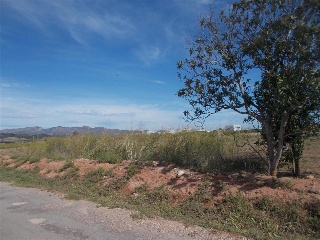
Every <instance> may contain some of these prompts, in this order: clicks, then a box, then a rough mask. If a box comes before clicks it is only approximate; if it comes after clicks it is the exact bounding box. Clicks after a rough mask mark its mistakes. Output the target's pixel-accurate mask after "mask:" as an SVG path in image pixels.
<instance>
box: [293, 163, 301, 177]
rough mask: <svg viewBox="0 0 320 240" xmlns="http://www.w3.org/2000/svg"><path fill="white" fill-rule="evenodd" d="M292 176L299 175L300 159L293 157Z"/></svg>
mask: <svg viewBox="0 0 320 240" xmlns="http://www.w3.org/2000/svg"><path fill="white" fill-rule="evenodd" d="M294 176H295V177H299V176H300V160H299V159H294Z"/></svg>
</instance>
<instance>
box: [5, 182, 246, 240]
mask: <svg viewBox="0 0 320 240" xmlns="http://www.w3.org/2000/svg"><path fill="white" fill-rule="evenodd" d="M132 213H133V212H131V211H128V210H124V209H119V208H115V209H109V208H106V207H97V206H96V204H95V203H93V202H89V201H82V200H81V201H73V200H66V199H63V196H61V195H57V194H53V193H50V192H47V191H43V190H39V189H33V188H20V187H14V186H10V184H8V183H3V182H0V239H1V240H20V239H21V240H28V239H32V240H50V239H55V240H60V239H61V240H62V239H63V240H65V239H68V240H73V239H79V240H85V239H94V240H100V239H101V240H102V239H103V240H107V239H110V240H111V239H112V240H127V239H128V240H129V239H130V240H134V239H157V240H162V239H163V240H166V239H168V240H169V239H172V240H179V239H181V240H187V239H212V240H218V239H220V240H222V239H229V240H240V239H241V240H245V239H247V238H244V237H239V236H235V235H231V234H228V233H215V234H213V233H210V232H209V231H207V230H205V229H203V228H200V227H194V226H189V227H185V226H184V225H183V224H181V223H179V222H175V221H168V220H164V219H161V218H154V219H139V220H134V219H132V217H131V215H132Z"/></svg>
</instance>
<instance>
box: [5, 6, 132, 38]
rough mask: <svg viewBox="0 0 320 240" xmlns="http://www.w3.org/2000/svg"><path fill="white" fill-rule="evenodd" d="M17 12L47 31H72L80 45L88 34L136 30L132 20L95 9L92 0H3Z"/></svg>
mask: <svg viewBox="0 0 320 240" xmlns="http://www.w3.org/2000/svg"><path fill="white" fill-rule="evenodd" d="M2 1H3V4H6V5H7V6H9V7H10V8H11V9H12V10H13V11H15V12H16V15H14V16H16V17H17V18H21V17H22V18H24V19H23V20H25V19H26V20H27V21H29V22H30V23H31V24H32V25H34V26H35V27H38V28H40V29H41V30H43V31H44V32H47V33H48V32H50V33H51V34H52V32H54V30H55V29H56V28H57V27H58V28H60V29H64V30H65V31H67V32H69V34H70V36H71V37H72V38H73V39H74V40H75V41H77V42H78V43H80V44H84V43H86V41H87V38H88V35H90V34H98V35H101V36H103V37H104V38H115V37H123V36H126V35H128V34H130V33H131V32H132V30H134V28H135V27H134V25H133V24H132V19H129V18H128V17H127V16H126V15H123V14H121V13H118V14H115V13H113V11H112V9H110V8H106V9H105V10H104V11H94V10H92V9H91V8H90V4H91V2H90V1H82V2H79V1H72V0H71V1H56V0H52V1H39V0H29V1H11V0H2Z"/></svg>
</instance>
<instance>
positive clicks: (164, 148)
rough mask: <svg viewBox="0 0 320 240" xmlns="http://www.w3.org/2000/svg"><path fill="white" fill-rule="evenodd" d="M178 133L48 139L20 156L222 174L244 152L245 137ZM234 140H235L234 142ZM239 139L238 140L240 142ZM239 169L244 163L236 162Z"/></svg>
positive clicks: (27, 147) (38, 142)
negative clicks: (166, 166)
mask: <svg viewBox="0 0 320 240" xmlns="http://www.w3.org/2000/svg"><path fill="white" fill-rule="evenodd" d="M234 134H237V133H232V134H231V133H223V132H210V133H207V132H181V133H176V134H171V133H163V134H157V133H154V134H146V133H131V134H120V135H107V134H105V135H99V136H98V135H92V134H88V135H75V136H68V137H52V138H47V139H44V140H40V141H35V142H33V143H28V144H27V145H25V147H24V148H23V155H26V156H30V157H31V156H32V157H33V158H36V159H40V158H42V157H45V158H48V159H50V160H71V159H75V158H88V159H94V160H97V161H99V162H108V163H118V162H120V161H122V160H138V161H164V162H170V163H175V164H177V165H179V166H183V167H189V168H194V169H197V170H200V171H221V170H226V169H227V168H228V167H229V166H231V165H232V163H234V162H235V161H236V160H241V159H242V156H244V154H247V153H248V151H247V150H246V149H244V148H240V147H237V142H236V141H240V140H239V137H240V138H243V139H244V138H245V137H247V136H246V134H245V133H242V134H240V135H239V134H238V136H237V138H235V136H234ZM235 139H237V140H235ZM243 139H242V140H243ZM239 163H240V167H241V166H242V165H243V166H242V167H245V166H246V165H245V163H242V162H241V161H238V163H237V164H239Z"/></svg>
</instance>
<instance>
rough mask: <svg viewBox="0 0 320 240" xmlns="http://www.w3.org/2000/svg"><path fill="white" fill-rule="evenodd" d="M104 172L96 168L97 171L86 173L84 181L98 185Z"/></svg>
mask: <svg viewBox="0 0 320 240" xmlns="http://www.w3.org/2000/svg"><path fill="white" fill-rule="evenodd" d="M104 174H105V171H104V169H103V168H101V167H100V168H98V169H97V170H94V171H90V172H87V173H86V175H85V176H84V181H86V182H91V183H98V182H100V181H102V180H103V177H104Z"/></svg>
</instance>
